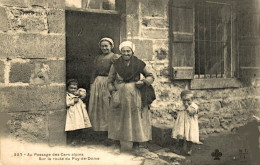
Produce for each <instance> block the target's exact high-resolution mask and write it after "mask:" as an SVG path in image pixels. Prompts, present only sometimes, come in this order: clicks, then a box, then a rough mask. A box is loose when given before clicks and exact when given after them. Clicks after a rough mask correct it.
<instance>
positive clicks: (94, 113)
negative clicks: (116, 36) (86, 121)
mask: <svg viewBox="0 0 260 165" xmlns="http://www.w3.org/2000/svg"><path fill="white" fill-rule="evenodd" d="M99 48H100V49H101V51H102V54H101V55H98V56H96V58H95V60H94V67H95V69H94V71H93V74H92V78H91V82H90V83H91V87H90V89H91V90H90V98H89V109H88V110H89V117H90V121H91V124H92V128H93V130H94V131H108V110H109V97H110V94H109V91H108V88H107V77H108V73H109V69H110V67H111V65H112V63H113V61H114V60H115V59H116V58H118V57H117V56H118V55H116V54H114V53H113V52H112V51H111V50H112V49H113V48H114V42H113V40H112V39H111V38H102V39H101V40H100V41H99Z"/></svg>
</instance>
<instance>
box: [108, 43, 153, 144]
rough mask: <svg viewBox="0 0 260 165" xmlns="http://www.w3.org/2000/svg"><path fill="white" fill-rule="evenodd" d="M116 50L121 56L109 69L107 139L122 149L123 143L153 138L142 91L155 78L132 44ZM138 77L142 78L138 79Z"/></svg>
mask: <svg viewBox="0 0 260 165" xmlns="http://www.w3.org/2000/svg"><path fill="white" fill-rule="evenodd" d="M119 49H120V52H121V57H120V58H119V59H118V60H117V61H116V62H115V63H114V64H113V65H112V66H111V68H110V72H109V75H108V89H109V91H110V93H111V102H110V104H111V105H110V106H111V113H110V118H109V127H108V138H110V139H113V140H120V143H121V148H122V143H124V144H127V143H128V144H131V145H132V142H146V141H149V140H151V139H152V133H151V121H150V112H149V111H148V105H147V103H145V102H142V100H143V99H142V98H141V89H142V88H144V87H146V86H150V85H151V84H152V82H153V81H154V77H153V75H152V73H151V72H149V71H148V70H147V67H146V64H145V63H144V62H143V61H142V60H140V59H138V58H137V57H136V56H134V51H135V45H134V44H133V43H132V42H130V41H125V42H122V43H121V44H120V46H119ZM141 74H142V75H143V76H144V77H145V79H143V80H141V79H140V75H141ZM134 144H137V145H135V146H138V143H134ZM131 145H130V146H131Z"/></svg>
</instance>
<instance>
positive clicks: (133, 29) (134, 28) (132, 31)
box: [126, 14, 140, 38]
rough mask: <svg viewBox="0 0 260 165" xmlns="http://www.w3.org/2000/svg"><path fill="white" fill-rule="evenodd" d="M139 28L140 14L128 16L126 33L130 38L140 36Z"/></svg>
mask: <svg viewBox="0 0 260 165" xmlns="http://www.w3.org/2000/svg"><path fill="white" fill-rule="evenodd" d="M139 26H140V25H139V21H138V14H131V15H127V16H126V31H127V37H128V38H132V37H137V36H139Z"/></svg>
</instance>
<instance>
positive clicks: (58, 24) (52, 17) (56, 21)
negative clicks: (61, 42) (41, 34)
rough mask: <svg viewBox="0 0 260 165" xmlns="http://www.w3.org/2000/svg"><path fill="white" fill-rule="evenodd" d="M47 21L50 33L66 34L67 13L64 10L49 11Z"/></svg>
mask: <svg viewBox="0 0 260 165" xmlns="http://www.w3.org/2000/svg"><path fill="white" fill-rule="evenodd" d="M47 21H48V31H49V33H62V34H65V11H64V10H55V9H49V10H47Z"/></svg>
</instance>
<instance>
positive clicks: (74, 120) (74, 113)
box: [65, 79, 91, 145]
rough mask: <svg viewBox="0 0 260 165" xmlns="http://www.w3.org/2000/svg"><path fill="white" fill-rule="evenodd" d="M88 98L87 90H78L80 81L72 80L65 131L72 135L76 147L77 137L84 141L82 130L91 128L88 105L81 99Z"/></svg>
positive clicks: (68, 86) (69, 83) (67, 100)
mask: <svg viewBox="0 0 260 165" xmlns="http://www.w3.org/2000/svg"><path fill="white" fill-rule="evenodd" d="M85 97H86V90H85V89H83V88H80V89H78V81H77V80H76V79H70V80H68V82H67V95H66V104H67V116H66V125H65V131H66V132H67V133H68V134H70V135H71V136H72V137H73V138H74V139H73V140H72V142H71V144H72V145H76V144H77V143H78V142H79V141H78V138H75V137H77V136H79V137H80V140H83V139H82V132H81V131H82V129H84V128H89V127H91V123H90V120H89V116H88V114H87V109H86V105H85V104H84V103H83V101H82V100H81V99H84V98H85Z"/></svg>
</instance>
